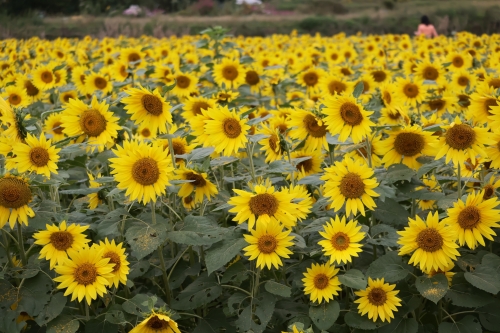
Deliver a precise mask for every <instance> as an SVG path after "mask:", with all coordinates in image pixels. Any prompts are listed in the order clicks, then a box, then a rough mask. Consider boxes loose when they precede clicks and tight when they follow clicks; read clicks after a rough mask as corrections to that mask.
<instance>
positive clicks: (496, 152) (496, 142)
mask: <svg viewBox="0 0 500 333" xmlns="http://www.w3.org/2000/svg"><path fill="white" fill-rule="evenodd" d="M490 139H491V144H490V146H489V147H486V148H485V152H486V154H487V156H488V158H490V159H491V167H492V168H495V169H500V129H499V128H498V127H496V126H495V127H494V130H493V131H492V133H491V134H490Z"/></svg>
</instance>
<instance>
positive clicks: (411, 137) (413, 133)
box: [380, 125, 437, 170]
mask: <svg viewBox="0 0 500 333" xmlns="http://www.w3.org/2000/svg"><path fill="white" fill-rule="evenodd" d="M436 141H437V139H436V137H435V136H433V135H432V133H431V132H429V131H422V129H421V128H420V126H418V125H413V126H405V127H403V128H402V129H397V130H394V131H392V132H390V133H389V137H388V138H387V139H385V140H383V141H382V142H381V143H380V153H381V155H383V156H384V157H383V158H382V162H383V163H384V165H385V167H386V168H388V167H389V166H390V165H393V164H399V163H403V164H405V165H406V166H408V167H409V168H412V169H414V170H417V169H418V168H420V166H421V165H422V164H421V163H420V162H418V161H417V159H418V158H419V157H421V156H434V153H435V148H434V146H433V144H435V143H436Z"/></svg>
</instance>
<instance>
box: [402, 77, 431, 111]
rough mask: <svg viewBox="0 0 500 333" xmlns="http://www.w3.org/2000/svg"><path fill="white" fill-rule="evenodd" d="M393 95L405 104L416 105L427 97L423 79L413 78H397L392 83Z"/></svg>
mask: <svg viewBox="0 0 500 333" xmlns="http://www.w3.org/2000/svg"><path fill="white" fill-rule="evenodd" d="M394 87H395V88H396V89H395V93H394V97H395V98H396V99H397V100H399V101H401V102H402V104H406V105H407V106H413V107H416V106H417V104H421V103H422V102H423V101H424V100H425V99H426V97H427V91H426V88H425V87H424V84H423V81H421V80H418V79H415V80H412V79H404V78H398V79H397V80H396V83H395V85H394Z"/></svg>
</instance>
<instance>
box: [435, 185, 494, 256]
mask: <svg viewBox="0 0 500 333" xmlns="http://www.w3.org/2000/svg"><path fill="white" fill-rule="evenodd" d="M484 194H485V191H480V192H473V193H471V194H469V195H468V196H467V199H466V201H465V202H463V201H462V200H461V199H459V200H458V201H457V202H455V203H454V204H453V207H452V208H448V210H447V211H446V212H447V214H448V217H447V218H445V219H444V220H443V223H446V224H447V225H449V226H450V228H451V230H452V232H453V234H454V235H458V243H459V244H460V246H463V245H464V244H467V246H468V247H469V248H470V249H471V250H474V249H475V248H476V247H477V246H478V244H481V245H482V246H485V245H486V244H485V242H484V239H483V237H485V238H487V239H489V240H491V241H492V240H493V237H492V236H496V233H495V232H494V231H493V230H492V228H500V224H498V221H500V210H498V209H495V207H497V206H498V204H499V202H498V198H497V197H492V198H490V199H486V200H485V199H484Z"/></svg>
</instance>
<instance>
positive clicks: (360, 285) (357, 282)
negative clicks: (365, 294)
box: [339, 269, 367, 289]
mask: <svg viewBox="0 0 500 333" xmlns="http://www.w3.org/2000/svg"><path fill="white" fill-rule="evenodd" d="M339 281H340V283H342V284H343V285H345V286H347V287H350V288H354V289H365V288H366V285H367V282H366V277H365V276H364V275H363V273H362V272H361V271H358V270H357V269H350V270H348V271H347V272H345V274H344V275H339Z"/></svg>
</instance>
